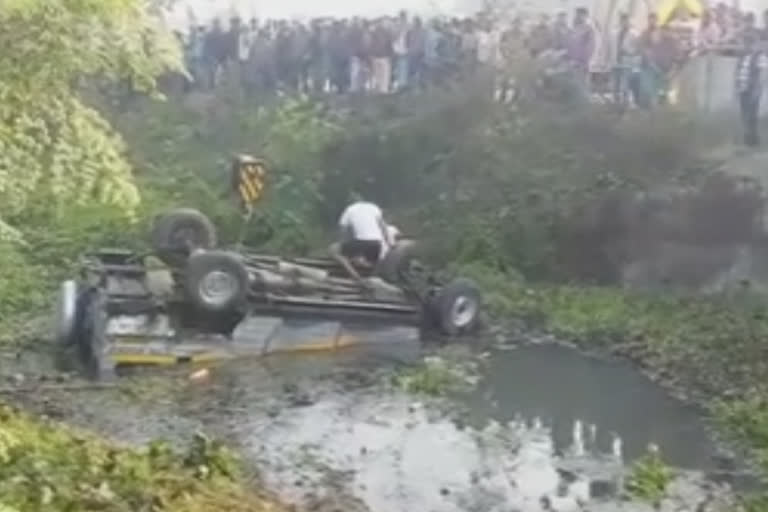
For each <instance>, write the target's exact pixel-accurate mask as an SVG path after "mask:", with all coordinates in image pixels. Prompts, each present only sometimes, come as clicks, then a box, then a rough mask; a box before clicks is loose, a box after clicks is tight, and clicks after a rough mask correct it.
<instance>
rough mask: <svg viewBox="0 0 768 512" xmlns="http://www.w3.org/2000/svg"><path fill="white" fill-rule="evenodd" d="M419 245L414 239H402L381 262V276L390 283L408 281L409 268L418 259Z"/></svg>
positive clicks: (378, 270)
mask: <svg viewBox="0 0 768 512" xmlns="http://www.w3.org/2000/svg"><path fill="white" fill-rule="evenodd" d="M418 252H419V247H418V244H416V242H414V241H413V240H401V241H399V242H397V243H396V244H395V246H394V247H392V248H391V249H390V250H389V252H387V254H386V256H384V259H383V260H381V261H380V262H379V265H378V269H377V273H378V275H379V277H381V278H382V279H384V280H385V281H387V282H388V283H390V284H394V285H400V284H404V283H406V282H407V281H408V270H409V269H410V266H411V263H412V262H413V261H414V260H416V259H417V255H418Z"/></svg>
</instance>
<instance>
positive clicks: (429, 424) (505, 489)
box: [48, 345, 728, 512]
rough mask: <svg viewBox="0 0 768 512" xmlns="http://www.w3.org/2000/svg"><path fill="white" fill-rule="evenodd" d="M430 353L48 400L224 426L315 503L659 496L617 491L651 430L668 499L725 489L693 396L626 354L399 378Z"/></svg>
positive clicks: (499, 502)
mask: <svg viewBox="0 0 768 512" xmlns="http://www.w3.org/2000/svg"><path fill="white" fill-rule="evenodd" d="M379 348H380V349H381V348H382V347H379ZM420 355H421V354H420V351H419V349H418V347H411V346H399V347H397V350H390V349H387V350H377V351H375V352H370V351H368V352H347V353H344V354H339V355H333V356H331V355H324V356H319V355H314V356H300V357H297V356H291V357H274V358H270V359H266V360H263V361H242V362H237V363H234V364H229V365H224V366H220V367H212V368H211V373H210V377H209V378H208V379H204V380H202V381H191V380H190V379H189V378H188V376H189V373H190V371H189V370H179V371H175V372H172V373H171V374H170V375H168V376H166V377H158V376H157V374H156V373H148V374H139V375H138V376H136V377H134V378H135V379H136V380H135V383H136V389H135V390H134V392H133V393H132V394H129V396H126V395H125V393H124V392H114V393H111V392H107V393H103V392H100V393H88V392H86V393H83V394H80V395H77V396H76V397H74V398H75V399H74V400H73V398H72V397H66V396H61V397H58V398H57V397H55V396H54V397H49V398H48V400H49V403H48V407H50V406H52V405H53V406H55V407H54V409H55V410H56V412H57V414H58V415H60V416H61V417H63V418H65V419H67V420H69V421H74V422H75V423H78V424H81V425H83V426H86V427H89V428H92V429H95V430H99V431H101V432H104V433H106V434H109V435H111V436H113V437H115V438H116V439H119V440H122V441H127V442H144V441H147V440H150V439H154V438H157V437H163V438H170V439H176V440H178V439H189V437H190V436H191V435H192V433H193V432H195V431H197V430H203V431H206V432H209V433H211V434H212V435H214V436H217V437H222V438H224V439H226V440H227V441H228V442H230V443H231V444H233V445H234V446H235V447H237V448H238V449H239V450H240V451H241V453H242V455H243V457H244V459H245V461H246V462H248V463H251V464H253V465H254V466H255V467H258V468H259V470H260V472H261V474H262V476H263V477H264V478H265V480H266V482H267V483H268V484H269V486H270V487H271V488H273V489H274V490H276V491H277V492H278V493H279V494H281V495H282V496H283V497H284V498H285V499H287V500H289V501H291V502H295V503H298V504H309V505H310V508H312V509H313V510H321V511H323V510H326V508H325V507H327V510H337V509H340V510H345V512H354V511H355V510H372V511H374V512H379V511H387V512H396V511H403V512H406V511H408V512H411V511H413V510H422V511H425V512H429V511H436V512H438V511H439V512H450V511H456V512H464V511H475V510H477V511H482V512H494V511H499V512H508V511H511V510H520V511H531V512H536V511H539V510H560V511H565V510H584V507H586V506H587V505H588V506H589V509H590V510H593V511H594V510H606V511H607V510H649V509H648V508H646V507H645V505H643V504H640V503H631V502H626V501H624V500H623V499H622V498H621V496H620V494H621V492H620V489H621V488H622V479H623V478H625V477H626V474H627V471H626V468H627V464H628V462H630V461H631V460H632V459H633V458H635V457H637V456H638V455H640V454H642V453H644V452H645V450H646V447H647V446H648V444H649V443H654V444H656V445H658V446H659V447H660V448H661V451H662V453H663V455H664V457H665V459H666V460H667V462H669V463H670V464H671V465H673V466H675V467H676V468H679V471H678V473H677V475H678V478H677V479H676V480H675V483H674V485H673V486H672V498H670V500H667V502H665V504H664V506H663V507H662V510H676V509H678V508H680V507H683V508H688V509H691V510H697V507H700V506H704V505H703V504H706V503H710V502H712V501H713V500H715V499H716V498H717V497H723V496H726V495H727V494H728V492H727V491H726V489H725V488H723V487H720V486H719V485H720V484H715V483H714V482H712V481H711V479H709V478H708V477H707V473H711V472H712V471H713V470H715V469H717V464H715V457H714V456H715V455H716V454H717V450H716V446H715V444H714V443H713V442H712V441H711V439H710V437H709V435H708V432H707V428H706V424H705V422H704V421H703V420H702V419H701V417H700V416H699V415H698V413H697V411H695V410H694V409H692V408H689V407H687V406H685V405H683V404H681V403H679V402H678V401H676V400H674V399H672V398H670V397H669V396H667V395H666V394H665V393H664V392H663V391H662V390H661V389H660V388H659V387H657V386H656V385H655V384H654V383H652V382H651V381H650V380H649V379H647V378H646V377H645V376H643V375H642V374H641V373H640V372H638V371H637V370H636V369H634V368H632V367H631V366H630V365H628V364H625V363H622V362H616V361H611V360H601V359H596V358H592V357H588V356H585V355H583V354H581V353H579V352H577V351H574V350H571V349H568V348H564V347H561V346H557V345H525V346H521V347H517V348H515V349H514V350H493V351H491V352H489V353H487V354H485V355H484V357H481V358H480V360H481V361H482V362H481V364H480V365H479V368H480V378H479V380H478V382H477V385H476V386H475V387H474V388H473V389H472V391H471V392H469V393H467V394H463V395H462V397H460V398H458V399H456V400H450V401H444V400H443V401H437V402H433V401H432V400H431V399H428V398H424V397H416V396H413V395H408V394H406V393H404V392H402V391H401V390H399V389H393V387H392V386H391V385H390V384H389V383H390V382H391V379H390V377H391V374H392V370H393V369H394V368H396V367H397V366H398V365H399V364H400V363H402V362H404V361H406V362H407V361H411V362H412V361H415V360H416V359H417V358H418V357H420ZM452 357H459V359H462V358H466V359H470V358H473V357H475V356H473V355H472V354H471V353H470V352H469V351H459V352H458V356H457V354H456V353H452ZM142 375H146V377H143V376H142ZM51 402H52V403H51ZM601 507H602V508H601ZM701 510H708V508H707V507H706V506H704V508H701Z"/></svg>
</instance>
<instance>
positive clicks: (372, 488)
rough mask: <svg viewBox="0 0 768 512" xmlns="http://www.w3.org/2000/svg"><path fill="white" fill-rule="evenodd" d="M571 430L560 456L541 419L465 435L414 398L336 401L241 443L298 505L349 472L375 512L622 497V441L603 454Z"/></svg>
mask: <svg viewBox="0 0 768 512" xmlns="http://www.w3.org/2000/svg"><path fill="white" fill-rule="evenodd" d="M570 430H571V433H572V443H571V444H570V445H569V446H568V448H567V449H565V450H560V449H558V447H557V446H556V443H555V440H554V439H555V437H554V435H553V430H552V426H551V425H547V424H546V422H545V421H543V419H542V418H540V417H532V418H529V419H517V420H510V421H508V422H506V423H504V424H502V423H499V422H496V421H489V422H487V423H486V424H485V426H484V427H483V428H482V429H474V428H462V427H461V426H457V425H456V424H454V423H453V422H451V421H449V420H447V419H445V418H442V417H440V416H435V415H432V414H430V412H429V411H428V410H426V409H424V408H420V407H414V406H413V404H412V403H410V402H409V399H408V398H407V397H394V398H387V399H386V401H383V400H382V398H381V397H380V396H368V397H366V396H357V397H354V398H352V397H346V398H345V397H340V396H338V395H336V396H329V397H327V398H324V399H323V400H321V401H319V402H317V403H315V404H314V405H312V406H310V407H305V408H301V409H293V410H290V411H285V412H283V414H281V416H280V417H279V418H277V419H276V420H274V421H264V420H257V421H254V422H252V423H250V424H249V425H248V426H247V428H245V429H243V431H242V433H241V435H242V437H243V439H242V441H243V443H244V444H245V446H246V447H248V450H249V451H250V455H251V456H252V457H254V458H255V459H256V460H259V461H261V462H262V467H265V468H271V469H270V470H269V471H268V474H267V475H266V476H267V478H268V480H269V482H270V483H271V484H272V485H273V486H275V488H277V489H280V490H282V491H283V493H284V495H285V496H287V497H288V498H289V499H293V500H298V501H300V500H301V497H302V496H303V495H304V494H305V493H306V492H307V487H308V486H310V485H311V482H312V481H317V480H318V479H321V478H320V477H319V476H318V475H321V474H323V473H325V474H328V473H329V472H330V473H338V472H343V474H344V475H346V476H345V481H346V482H347V483H348V484H349V489H350V491H351V492H353V493H354V494H355V495H357V496H359V497H360V498H361V499H363V501H364V502H366V503H367V504H368V505H369V506H370V507H371V508H372V509H373V510H393V511H394V510H403V511H413V510H441V511H451V510H456V511H459V510H480V509H482V510H484V511H488V512H491V511H493V510H511V509H515V508H518V509H521V510H540V509H541V508H540V507H541V506H542V504H541V501H542V499H545V500H548V502H549V503H550V504H554V503H557V504H558V510H564V509H569V508H570V507H571V506H573V507H576V506H578V504H579V503H583V502H588V501H590V500H592V499H593V498H594V497H600V498H604V497H606V495H610V494H612V492H613V491H614V490H616V489H617V488H619V483H618V478H620V473H621V470H622V467H623V461H622V454H621V445H622V443H621V439H620V438H619V437H618V436H616V437H615V438H614V442H613V444H612V447H613V450H614V452H612V453H611V452H602V453H601V452H599V450H598V449H597V447H596V444H595V443H594V440H595V439H596V437H597V434H598V431H597V429H596V428H593V426H592V425H588V424H586V423H585V422H584V421H582V420H575V421H573V422H572V423H571V426H570ZM255 433H258V434H255ZM296 461H303V462H304V464H303V465H300V464H297V463H296ZM307 461H311V462H307ZM321 480H322V479H321ZM325 481H327V480H325ZM297 482H299V485H297ZM566 505H567V506H566ZM478 507H480V508H478ZM510 507H512V508H510Z"/></svg>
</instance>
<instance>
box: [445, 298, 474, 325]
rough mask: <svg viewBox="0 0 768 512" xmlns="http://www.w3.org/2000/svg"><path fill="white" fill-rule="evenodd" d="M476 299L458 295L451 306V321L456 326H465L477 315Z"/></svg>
mask: <svg viewBox="0 0 768 512" xmlns="http://www.w3.org/2000/svg"><path fill="white" fill-rule="evenodd" d="M477 310H478V304H477V300H475V299H473V298H471V297H459V298H457V299H456V301H455V302H454V303H453V307H451V323H453V325H455V326H456V327H458V328H463V327H467V326H468V325H470V324H471V323H472V322H473V321H474V320H475V317H476V316H477Z"/></svg>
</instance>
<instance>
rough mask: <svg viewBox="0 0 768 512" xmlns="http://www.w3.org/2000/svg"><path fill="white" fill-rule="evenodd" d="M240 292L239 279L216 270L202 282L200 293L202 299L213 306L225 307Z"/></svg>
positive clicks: (199, 287) (199, 288)
mask: <svg viewBox="0 0 768 512" xmlns="http://www.w3.org/2000/svg"><path fill="white" fill-rule="evenodd" d="M237 290H238V283H237V279H235V277H234V276H232V275H231V274H229V273H227V272H222V271H220V270H214V271H212V272H209V273H208V274H206V275H205V277H203V278H202V279H201V280H200V285H199V286H198V292H199V294H200V298H201V299H202V300H203V301H204V302H205V303H206V304H209V305H211V306H223V305H225V304H226V303H227V302H229V301H230V300H231V299H232V297H234V296H235V294H236V293H237Z"/></svg>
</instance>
